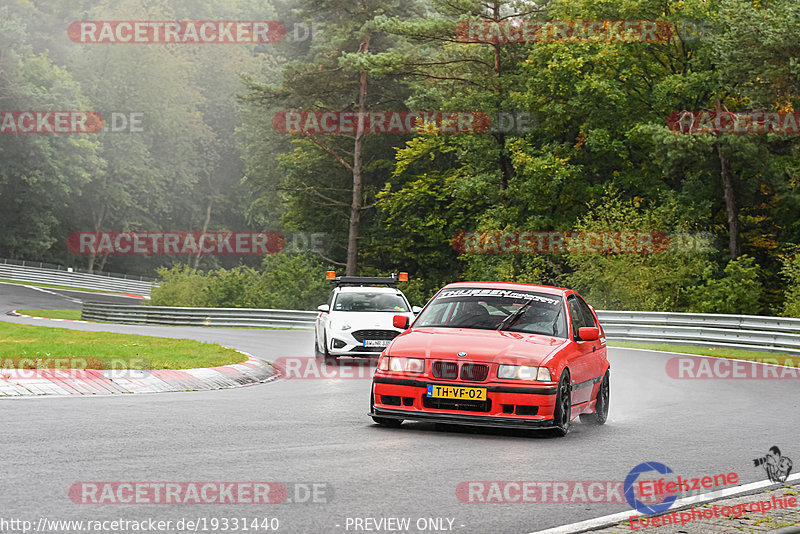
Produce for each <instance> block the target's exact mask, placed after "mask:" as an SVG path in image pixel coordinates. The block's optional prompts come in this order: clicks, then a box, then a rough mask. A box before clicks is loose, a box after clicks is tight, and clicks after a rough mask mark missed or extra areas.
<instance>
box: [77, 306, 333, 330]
mask: <svg viewBox="0 0 800 534" xmlns="http://www.w3.org/2000/svg"><path fill="white" fill-rule="evenodd" d="M318 313H319V312H311V311H301V310H263V309H254V308H171V307H167V306H124V305H118V304H106V303H100V302H84V303H83V311H82V312H81V318H82V319H84V320H87V321H106V322H111V323H132V324H158V325H183V326H229V327H230V326H239V327H242V326H247V327H262V328H264V327H279V328H295V329H300V330H310V329H313V328H314V321H315V320H316V318H317V314H318Z"/></svg>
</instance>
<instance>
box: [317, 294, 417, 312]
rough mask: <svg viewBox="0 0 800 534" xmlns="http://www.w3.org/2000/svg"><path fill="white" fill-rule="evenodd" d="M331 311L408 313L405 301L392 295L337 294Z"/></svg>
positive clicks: (396, 295)
mask: <svg viewBox="0 0 800 534" xmlns="http://www.w3.org/2000/svg"><path fill="white" fill-rule="evenodd" d="M333 311H348V312H395V313H397V312H401V313H405V312H409V311H411V310H409V309H408V304H406V301H405V299H404V298H403V297H402V296H400V295H398V294H392V293H339V295H337V297H336V302H335V303H334V304H333Z"/></svg>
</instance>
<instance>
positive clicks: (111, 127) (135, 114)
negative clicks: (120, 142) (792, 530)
mask: <svg viewBox="0 0 800 534" xmlns="http://www.w3.org/2000/svg"><path fill="white" fill-rule="evenodd" d="M103 116H104V117H106V119H107V120H105V121H104V124H103V131H104V132H110V133H123V132H124V133H141V132H143V131H144V127H143V122H144V113H143V112H141V111H112V112H111V113H105V114H104V115H103Z"/></svg>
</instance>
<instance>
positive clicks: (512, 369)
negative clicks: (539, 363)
mask: <svg viewBox="0 0 800 534" xmlns="http://www.w3.org/2000/svg"><path fill="white" fill-rule="evenodd" d="M497 378H507V379H512V380H536V381H538V382H550V381H551V380H552V378H551V377H550V369H548V368H547V367H528V366H527V365H500V366H498V367H497Z"/></svg>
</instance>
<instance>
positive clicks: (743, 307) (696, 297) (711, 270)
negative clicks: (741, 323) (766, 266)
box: [686, 256, 762, 315]
mask: <svg viewBox="0 0 800 534" xmlns="http://www.w3.org/2000/svg"><path fill="white" fill-rule="evenodd" d="M716 270H717V269H716V268H715V266H708V267H707V268H706V271H705V272H704V273H703V278H704V280H703V283H702V284H701V285H699V286H692V287H689V288H688V289H687V292H686V293H687V298H688V300H689V309H690V310H692V311H695V312H698V313H734V314H742V315H756V314H758V313H759V312H760V311H761V310H760V306H759V299H760V298H761V291H762V289H761V283H760V282H759V279H758V278H759V267H758V265H757V264H756V263H755V260H754V258H750V257H748V256H740V257H738V258H736V259H735V260H731V261H730V262H728V264H727V265H726V266H725V269H724V270H723V274H722V276H721V277H715V276H714V274H715V271H716Z"/></svg>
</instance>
